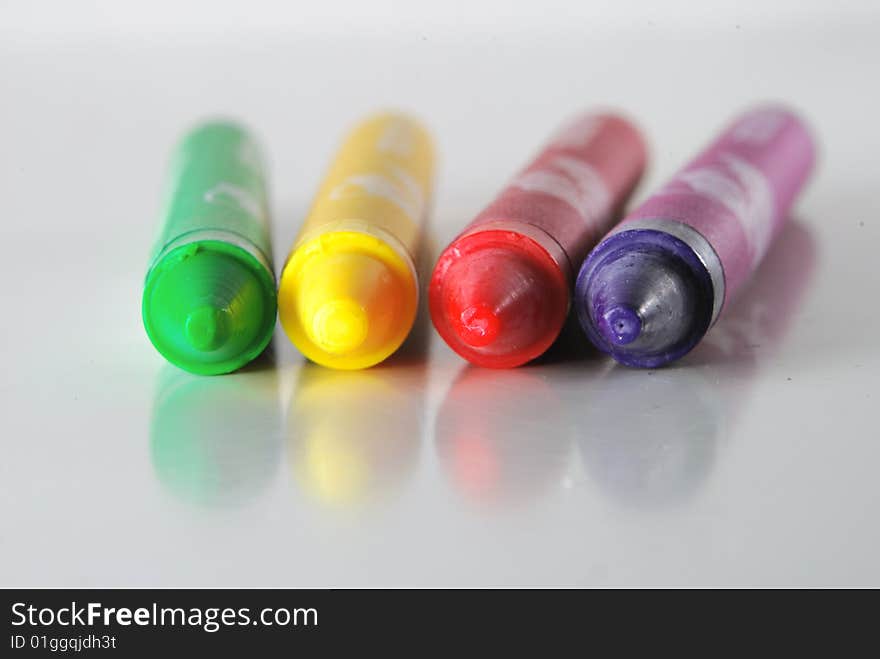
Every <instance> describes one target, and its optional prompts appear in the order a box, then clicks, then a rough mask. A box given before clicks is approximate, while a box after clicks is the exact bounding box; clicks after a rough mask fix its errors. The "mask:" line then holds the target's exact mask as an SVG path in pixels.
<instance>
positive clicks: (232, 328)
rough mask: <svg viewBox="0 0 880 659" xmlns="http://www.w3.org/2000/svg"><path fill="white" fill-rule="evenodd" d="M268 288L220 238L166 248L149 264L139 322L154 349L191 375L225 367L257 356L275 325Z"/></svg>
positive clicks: (249, 261)
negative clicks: (153, 262)
mask: <svg viewBox="0 0 880 659" xmlns="http://www.w3.org/2000/svg"><path fill="white" fill-rule="evenodd" d="M275 307H276V300H275V286H274V281H273V278H272V275H271V274H270V273H269V272H268V271H267V270H266V268H265V266H264V265H263V264H261V263H260V262H259V261H258V260H257V259H256V258H254V257H253V256H252V255H251V254H250V253H249V252H248V251H247V250H245V249H242V248H240V247H237V246H235V245H232V244H230V243H227V242H223V241H212V240H207V241H199V242H196V243H190V244H187V245H183V246H181V247H178V248H177V249H173V250H172V251H170V252H169V253H168V254H166V255H165V256H164V257H163V258H162V259H160V260H159V262H158V263H156V265H155V266H154V267H153V268H152V269H151V270H150V273H149V275H148V276H147V282H146V286H145V287H144V298H143V318H144V327H146V330H147V335H148V336H149V337H150V341H152V343H153V345H154V346H155V347H156V349H157V350H158V351H159V352H160V353H161V354H162V355H163V356H164V357H165V358H166V359H167V360H168V361H170V362H171V363H172V364H175V365H176V366H179V367H180V368H182V369H185V370H187V371H190V372H192V373H199V374H202V375H216V374H220V373H229V372H230V371H234V370H236V369H238V368H240V367H241V366H244V365H245V364H247V363H248V362H249V361H251V360H252V359H254V358H255V357H256V356H257V355H259V354H260V353H261V352H262V351H263V350H264V349H265V347H266V346H267V345H268V343H269V340H270V339H271V336H272V330H273V329H274V326H275Z"/></svg>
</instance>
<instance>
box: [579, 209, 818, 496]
mask: <svg viewBox="0 0 880 659" xmlns="http://www.w3.org/2000/svg"><path fill="white" fill-rule="evenodd" d="M816 261H817V247H816V241H815V240H814V238H813V235H812V233H811V232H810V230H809V228H808V227H807V226H806V225H805V224H803V223H801V222H798V221H791V222H789V223H788V225H787V226H786V228H785V229H784V230H783V232H782V234H781V235H780V236H779V237H778V239H777V240H776V241H775V242H774V244H773V247H772V248H771V250H770V251H769V253H768V254H767V255H766V257H765V259H764V260H763V262H762V264H761V266H760V267H759V268H758V271H757V272H756V273H755V276H754V277H753V279H752V281H751V282H750V283H749V284H747V288H746V289H744V290H743V291H742V295H741V296H739V297H738V298H737V299H736V300H734V301H733V303H732V304H731V306H730V308H729V309H727V310H726V312H725V314H724V315H722V317H721V318H720V320H719V322H718V325H717V326H716V327H715V328H713V329H712V330H711V331H710V333H709V334H708V335H707V336H706V338H705V340H704V341H703V343H702V344H701V345H700V346H699V347H698V348H696V349H695V350H694V351H693V353H691V355H688V356H687V357H686V358H685V359H683V360H682V361H681V362H679V363H678V364H676V365H674V366H671V367H667V368H663V369H658V370H654V371H644V370H638V369H629V368H627V367H624V366H620V365H614V366H613V367H611V368H609V369H608V371H607V373H606V374H605V376H604V377H603V378H602V379H601V381H600V382H599V383H597V386H596V388H595V391H594V392H593V394H592V395H591V396H589V397H587V398H586V399H585V400H584V401H583V403H582V405H581V406H580V409H578V408H577V407H576V406H574V405H572V406H571V409H572V412H573V413H574V414H575V417H576V419H575V421H574V422H573V425H575V426H576V427H578V428H580V430H579V433H578V434H579V440H578V445H579V448H580V452H581V456H582V459H583V461H584V464H585V467H586V470H587V472H588V473H589V474H590V475H591V477H592V478H593V480H594V481H595V482H596V483H598V484H599V486H600V488H601V489H602V491H603V492H605V493H607V494H608V495H609V496H610V497H611V498H612V499H614V500H617V501H619V502H621V503H625V504H628V505H633V506H637V507H641V508H648V509H653V508H658V507H664V506H669V505H675V504H677V503H680V502H683V501H685V500H687V499H689V498H690V497H691V496H693V495H694V494H695V493H696V492H697V491H699V489H700V487H701V486H702V484H703V483H705V482H706V480H707V477H708V475H709V474H710V473H711V470H712V467H713V465H714V464H715V462H716V460H717V459H718V456H719V455H720V454H721V451H720V446H722V445H723V441H722V440H723V439H724V438H725V437H726V436H727V434H728V433H730V432H731V429H732V428H733V427H734V426H735V423H736V420H737V418H738V417H739V416H740V415H741V413H742V410H743V407H744V404H745V402H746V400H747V398H748V394H749V391H750V388H751V386H750V383H751V381H752V380H753V379H754V377H755V376H756V375H757V373H758V370H759V368H760V358H761V357H768V356H770V354H771V353H772V352H773V351H774V350H775V349H776V348H777V347H778V346H779V344H780V343H781V342H782V341H783V340H784V338H785V334H786V332H787V330H788V328H789V327H790V324H791V321H792V319H793V317H794V316H795V315H796V314H797V311H798V309H799V308H800V306H801V304H802V302H803V299H804V296H805V294H806V292H807V290H808V289H809V285H810V282H811V278H812V273H813V272H814V270H815V266H816Z"/></svg>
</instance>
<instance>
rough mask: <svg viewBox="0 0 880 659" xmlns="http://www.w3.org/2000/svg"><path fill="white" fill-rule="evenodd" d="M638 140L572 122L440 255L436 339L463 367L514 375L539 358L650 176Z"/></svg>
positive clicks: (622, 124) (608, 127) (590, 120)
mask: <svg viewBox="0 0 880 659" xmlns="http://www.w3.org/2000/svg"><path fill="white" fill-rule="evenodd" d="M645 159H646V149H645V145H644V142H643V140H642V138H641V136H640V135H639V132H638V131H637V130H636V128H635V127H633V126H632V125H631V124H630V123H629V122H628V121H626V120H625V119H623V118H621V117H618V116H616V115H613V114H608V113H588V114H583V115H580V116H579V117H576V118H575V119H574V120H573V121H571V122H570V123H568V124H567V125H565V126H564V127H563V129H562V130H560V131H559V132H558V133H557V134H556V136H555V137H554V138H552V139H551V141H550V143H549V144H548V145H547V146H546V147H545V148H544V149H543V150H542V151H541V153H540V154H539V155H538V156H537V158H535V160H533V161H532V162H531V163H530V164H529V165H528V166H527V167H526V168H525V169H524V170H522V172H520V173H519V174H518V175H517V176H516V177H515V178H514V179H513V180H512V181H511V182H510V183H509V184H508V186H507V187H506V188H505V189H504V190H503V191H502V192H501V194H500V195H499V196H498V197H497V198H496V199H495V201H493V202H492V203H491V204H490V205H489V206H488V207H487V208H486V209H485V210H484V211H482V212H481V213H480V214H479V215H478V216H477V217H476V218H475V219H474V220H473V221H472V222H471V223H470V224H469V225H468V226H467V227H466V228H465V229H464V231H463V232H462V233H461V234H459V235H458V237H457V238H455V239H454V240H453V241H452V243H451V244H450V245H449V246H448V247H447V248H446V249H445V250H444V252H443V253H442V254H441V255H440V258H439V260H438V261H437V265H436V266H435V268H434V273H433V275H432V277H431V283H430V286H429V291H428V299H429V304H430V310H431V318H432V320H433V322H434V326H435V327H436V328H437V331H438V332H439V333H440V336H441V337H443V339H444V340H445V341H446V343H448V344H449V346H450V347H451V348H452V349H453V350H455V351H456V352H457V353H458V354H459V355H461V356H462V357H463V358H465V359H466V360H468V361H470V362H472V363H474V364H477V365H479V366H488V367H494V368H509V367H513V366H519V365H521V364H524V363H526V362H528V361H530V360H532V359H534V358H535V357H538V356H539V355H540V354H541V353H543V352H544V351H545V350H546V349H547V348H548V347H550V345H551V344H552V343H553V341H554V340H555V339H556V337H557V335H558V334H559V332H560V330H561V329H562V326H563V324H564V322H565V318H566V315H567V314H568V310H569V306H570V305H569V302H570V297H571V290H572V284H573V281H574V273H575V272H576V270H575V269H576V268H577V266H578V265H579V264H580V263H581V261H582V260H583V258H584V257H585V256H586V254H587V251H588V250H589V249H590V247H592V246H593V245H594V244H595V243H596V241H597V240H598V239H599V238H600V237H601V236H602V235H603V234H604V233H605V232H606V231H608V229H610V228H611V226H612V223H613V221H614V218H615V215H616V211H617V209H618V208H619V207H620V206H621V205H622V204H623V202H624V201H625V200H626V199H627V197H628V196H629V195H630V193H631V192H632V190H633V188H634V187H635V185H636V183H637V182H638V180H639V178H640V177H641V175H642V172H643V170H644V168H645Z"/></svg>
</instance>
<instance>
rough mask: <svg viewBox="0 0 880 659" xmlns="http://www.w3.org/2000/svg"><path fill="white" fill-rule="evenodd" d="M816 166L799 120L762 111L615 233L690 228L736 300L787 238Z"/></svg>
mask: <svg viewBox="0 0 880 659" xmlns="http://www.w3.org/2000/svg"><path fill="white" fill-rule="evenodd" d="M814 160H815V147H814V145H813V140H812V138H811V137H810V134H809V132H808V130H807V128H806V126H805V125H804V123H803V122H802V121H801V120H800V119H799V118H798V117H797V116H796V115H795V114H794V113H793V112H791V111H789V110H787V109H784V108H781V107H775V106H771V107H760V108H757V109H755V110H753V111H751V112H747V113H746V114H744V115H742V116H740V117H739V118H738V119H737V120H736V121H734V122H733V124H731V125H730V126H729V127H728V128H727V130H725V131H724V132H723V133H722V134H721V135H720V136H719V137H718V139H716V140H715V141H714V142H713V143H712V144H711V145H710V146H709V147H708V148H707V149H706V150H705V151H703V152H702V153H701V154H700V155H699V156H697V157H696V158H695V159H694V160H693V161H691V162H690V163H689V164H688V165H687V166H686V167H685V168H684V169H682V170H681V171H680V172H679V173H678V174H677V175H676V176H675V177H674V178H673V179H672V180H671V181H670V182H669V183H667V185H666V186H665V187H664V188H663V189H662V190H660V192H659V193H657V194H655V195H652V196H651V197H650V198H649V199H648V200H647V201H645V202H644V203H643V204H642V205H641V206H639V208H637V209H636V210H635V211H634V212H633V213H631V214H630V215H628V216H627V218H626V219H625V220H624V221H623V222H622V223H621V224H620V225H619V226H618V227H617V228H616V229H615V231H616V232H620V231H625V230H627V229H629V228H631V227H632V226H633V225H635V224H637V223H639V222H642V221H644V220H653V219H662V220H672V221H676V222H681V223H684V224H686V225H689V226H690V227H692V228H693V229H695V230H696V231H697V232H698V233H699V234H701V235H702V236H703V237H704V238H705V239H706V240H707V241H708V242H709V244H710V245H711V247H712V249H713V250H714V251H715V253H716V255H717V257H718V260H720V262H721V266H722V268H723V271H724V272H723V276H724V298H725V299H730V298H732V297H733V296H734V295H735V293H736V291H738V290H739V288H740V286H741V285H742V283H743V282H744V281H745V280H746V279H747V278H748V276H749V275H750V274H751V273H752V272H754V270H755V268H756V267H757V265H758V263H759V262H760V261H761V259H762V258H763V256H764V254H765V253H766V252H767V248H768V247H769V246H770V244H771V242H772V241H773V239H774V238H775V237H776V236H777V235H778V234H779V232H780V230H781V228H782V226H783V224H784V222H785V220H786V218H787V215H788V211H789V209H790V207H791V204H792V202H793V200H794V197H795V195H796V194H797V193H798V191H799V190H800V189H801V187H803V185H804V183H805V182H806V179H807V177H808V176H809V174H810V172H811V170H812V168H813V164H814ZM716 315H717V314H716Z"/></svg>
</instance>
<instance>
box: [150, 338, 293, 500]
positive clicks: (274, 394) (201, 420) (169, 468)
mask: <svg viewBox="0 0 880 659" xmlns="http://www.w3.org/2000/svg"><path fill="white" fill-rule="evenodd" d="M278 403H279V401H278V378H277V373H276V370H275V366H274V361H273V353H272V352H271V351H268V352H267V353H264V355H263V356H262V357H260V358H258V359H257V360H255V361H254V362H252V363H251V364H250V365H248V366H247V367H245V368H243V369H241V370H239V371H237V372H236V373H232V374H228V375H216V376H199V375H193V374H190V373H187V372H185V371H181V370H179V369H177V368H175V367H173V366H171V365H166V366H165V367H164V368H163V369H162V371H161V372H160V374H159V378H158V386H157V392H156V397H155V400H154V403H153V415H152V420H151V424H150V453H151V457H152V462H153V468H154V471H155V474H156V477H157V479H158V481H159V483H160V484H161V485H162V486H163V488H164V489H166V490H167V491H168V492H170V493H171V494H172V495H173V496H175V497H176V498H178V499H180V500H183V501H186V502H188V503H192V504H196V505H202V506H208V507H223V506H236V505H241V504H244V503H247V502H249V501H252V500H254V499H256V498H257V497H258V496H259V494H260V493H262V492H263V491H264V490H265V489H266V488H267V487H268V485H269V484H270V483H271V481H272V479H273V478H274V477H275V475H276V473H277V470H278V463H279V461H280V458H281V418H280V410H279V405H278Z"/></svg>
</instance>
